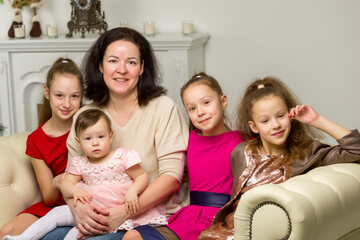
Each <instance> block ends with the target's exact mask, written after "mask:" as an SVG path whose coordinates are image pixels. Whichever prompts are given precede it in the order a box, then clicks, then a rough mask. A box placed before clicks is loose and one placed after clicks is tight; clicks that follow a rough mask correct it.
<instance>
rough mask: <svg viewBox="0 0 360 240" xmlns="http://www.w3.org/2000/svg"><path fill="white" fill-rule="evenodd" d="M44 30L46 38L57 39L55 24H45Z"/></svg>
mask: <svg viewBox="0 0 360 240" xmlns="http://www.w3.org/2000/svg"><path fill="white" fill-rule="evenodd" d="M46 30H47V36H48V38H57V37H58V27H57V24H47V25H46Z"/></svg>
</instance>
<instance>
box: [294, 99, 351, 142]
mask: <svg viewBox="0 0 360 240" xmlns="http://www.w3.org/2000/svg"><path fill="white" fill-rule="evenodd" d="M289 118H290V119H296V120H298V121H300V122H302V123H305V124H308V125H310V126H313V127H315V128H317V129H319V130H322V131H324V132H326V133H327V134H329V135H330V136H332V137H333V138H334V139H336V140H339V139H341V138H342V137H344V136H345V135H348V134H349V133H350V132H351V131H350V130H349V129H347V128H345V127H343V126H341V125H339V124H337V123H335V122H333V121H330V120H329V119H327V118H325V117H324V116H322V115H319V114H318V113H317V112H316V111H315V110H314V109H313V108H312V107H311V106H310V105H306V104H303V105H298V106H296V107H294V108H292V109H291V110H290V112H289Z"/></svg>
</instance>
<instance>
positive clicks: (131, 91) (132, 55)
mask: <svg viewBox="0 0 360 240" xmlns="http://www.w3.org/2000/svg"><path fill="white" fill-rule="evenodd" d="M143 66H144V64H143V62H142V61H141V59H140V52H139V48H138V47H137V46H136V45H135V44H133V43H132V42H129V41H124V40H118V41H115V42H112V43H111V44H110V45H109V46H108V47H107V48H106V51H105V54H104V58H103V61H102V65H101V66H100V67H99V68H100V71H101V72H102V73H103V77H104V81H105V84H106V86H107V87H108V89H109V93H110V96H112V95H113V96H133V95H135V96H137V86H136V85H137V83H138V81H139V76H140V75H141V74H142V73H143V70H144V69H143Z"/></svg>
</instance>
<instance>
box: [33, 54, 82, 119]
mask: <svg viewBox="0 0 360 240" xmlns="http://www.w3.org/2000/svg"><path fill="white" fill-rule="evenodd" d="M56 74H60V75H62V74H70V75H73V76H75V77H76V78H77V79H78V80H79V84H80V87H81V97H82V96H83V91H84V85H83V75H82V73H81V71H80V69H79V67H78V66H77V65H76V64H75V63H74V62H73V61H72V60H71V59H69V58H62V57H61V58H58V59H57V60H56V61H55V62H54V64H53V65H52V67H51V68H50V70H49V71H48V73H47V76H46V86H47V88H48V89H49V90H50V89H51V86H52V83H53V80H54V77H55V75H56ZM81 106H82V101H81V105H80V107H81ZM51 116H52V111H51V107H50V101H49V100H48V99H46V97H45V96H44V97H43V100H42V105H41V107H40V112H39V126H41V125H42V124H43V123H45V122H46V121H47V120H49V119H50V118H51Z"/></svg>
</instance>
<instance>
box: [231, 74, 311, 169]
mask: <svg viewBox="0 0 360 240" xmlns="http://www.w3.org/2000/svg"><path fill="white" fill-rule="evenodd" d="M271 95H272V96H277V97H280V98H281V99H283V100H284V102H285V104H286V107H287V108H288V109H289V110H290V109H291V108H293V107H295V106H297V105H299V104H300V101H299V100H298V99H297V97H296V96H295V95H294V94H293V93H292V92H291V90H290V89H289V88H288V87H287V86H286V85H285V84H284V83H283V82H282V81H280V80H279V79H277V78H274V77H265V78H264V79H257V80H255V81H254V82H252V83H251V84H250V85H249V86H248V87H247V88H246V90H245V93H244V96H243V98H242V99H241V101H240V103H239V105H238V109H237V126H238V128H239V131H240V133H241V134H242V136H244V137H245V138H246V139H247V140H249V142H248V143H249V146H250V148H251V149H252V150H253V151H257V150H256V149H257V148H258V147H259V146H261V144H262V143H261V138H260V135H259V134H258V133H254V132H253V131H251V129H250V127H249V124H248V122H249V121H253V118H252V114H251V111H252V107H253V105H254V104H255V103H256V102H257V101H259V100H261V99H263V98H264V97H267V96H271ZM314 137H316V134H315V132H314V131H313V129H311V128H310V127H309V126H308V125H306V124H303V123H301V122H299V121H296V120H294V121H292V122H291V130H290V133H289V136H288V138H287V140H286V146H285V154H284V158H283V159H284V160H285V161H288V162H292V161H294V160H296V159H299V158H303V157H304V156H305V154H306V152H307V151H308V149H309V147H310V145H311V143H312V142H313V138H314Z"/></svg>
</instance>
